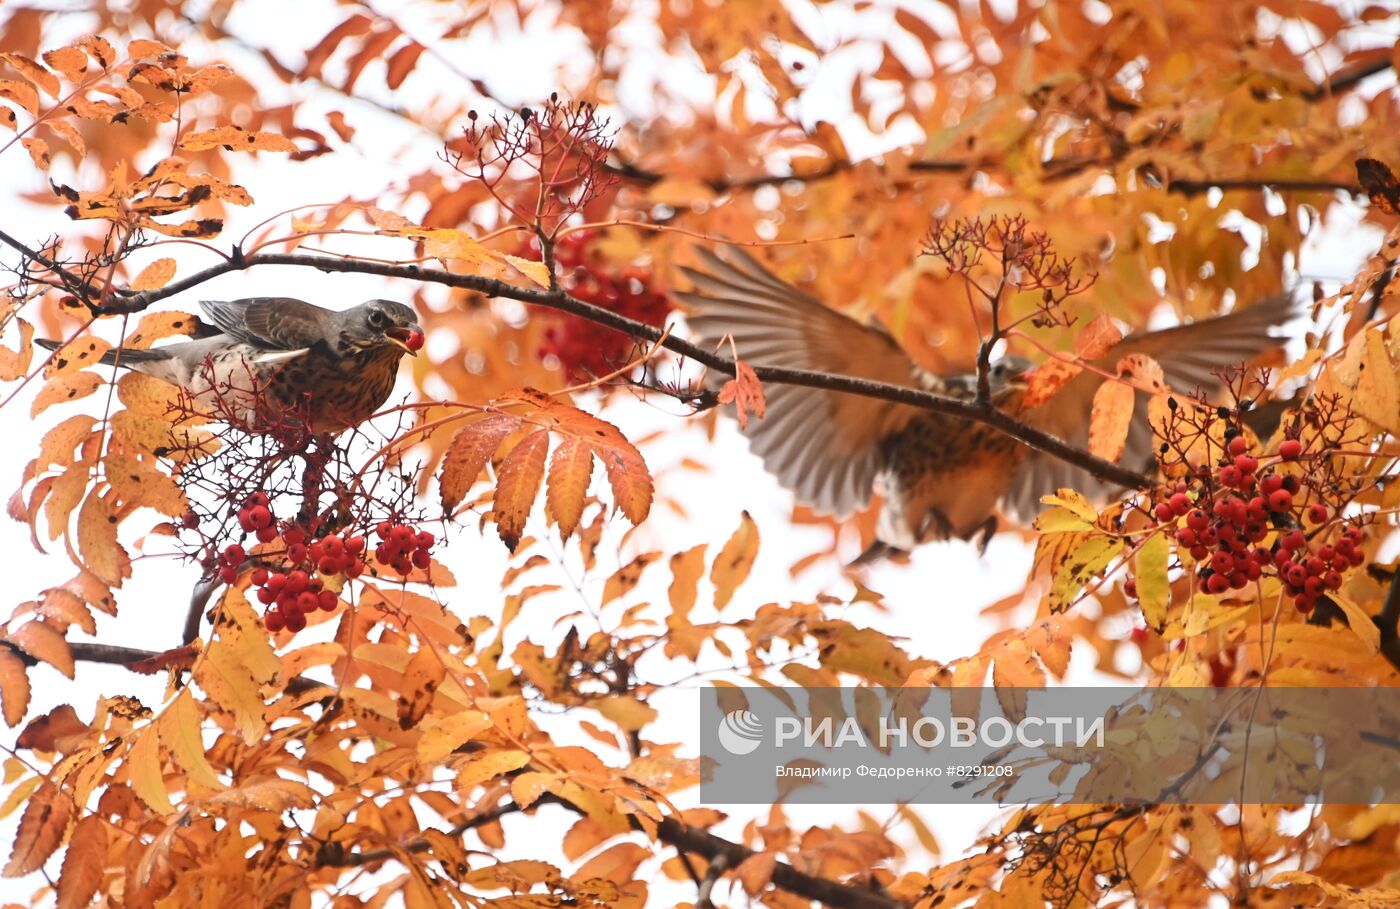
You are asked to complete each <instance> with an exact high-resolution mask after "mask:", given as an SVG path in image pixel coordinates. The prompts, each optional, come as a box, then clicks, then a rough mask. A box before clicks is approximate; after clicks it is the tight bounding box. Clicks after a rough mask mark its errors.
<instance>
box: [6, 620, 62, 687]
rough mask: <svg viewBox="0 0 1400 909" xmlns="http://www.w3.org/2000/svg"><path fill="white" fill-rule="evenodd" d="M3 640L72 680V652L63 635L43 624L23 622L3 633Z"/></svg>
mask: <svg viewBox="0 0 1400 909" xmlns="http://www.w3.org/2000/svg"><path fill="white" fill-rule="evenodd" d="M5 640H6V641H8V642H9V643H11V644H13V645H15V646H16V647H18V648H19V649H20V650H22V651H24V652H25V653H27V654H29V655H30V656H32V657H33V658H34V659H36V660H39V661H40V662H43V663H48V664H49V665H50V666H52V667H53V668H55V669H57V670H58V671H59V672H61V673H63V674H64V675H65V676H66V677H68V678H70V679H71V678H73V670H74V666H73V651H72V650H71V649H70V648H69V647H68V641H66V640H65V639H64V637H63V635H61V634H59V633H58V632H57V631H55V630H54V629H53V627H52V626H50V625H48V624H47V623H45V622H39V621H31V622H25V623H24V624H23V625H21V626H20V627H18V628H15V629H12V630H9V631H6V632H5Z"/></svg>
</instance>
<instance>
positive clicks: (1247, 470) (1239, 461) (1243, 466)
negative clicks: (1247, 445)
mask: <svg viewBox="0 0 1400 909" xmlns="http://www.w3.org/2000/svg"><path fill="white" fill-rule="evenodd" d="M1235 469H1236V470H1238V471H1239V472H1240V473H1241V474H1245V475H1248V474H1251V473H1254V471H1256V470H1258V469H1259V461H1258V459H1257V458H1255V457H1253V456H1252V455H1247V454H1242V455H1239V456H1237V457H1236V458H1235Z"/></svg>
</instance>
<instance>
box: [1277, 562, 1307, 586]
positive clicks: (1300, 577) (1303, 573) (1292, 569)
mask: <svg viewBox="0 0 1400 909" xmlns="http://www.w3.org/2000/svg"><path fill="white" fill-rule="evenodd" d="M1283 576H1284V578H1285V579H1286V580H1287V581H1288V583H1289V584H1291V585H1293V586H1294V587H1299V588H1301V587H1302V586H1303V584H1304V582H1306V581H1307V579H1308V570H1307V569H1306V568H1304V567H1303V566H1302V565H1299V564H1298V563H1297V562H1294V563H1293V564H1292V565H1289V566H1288V570H1287V571H1285V572H1284V575H1283Z"/></svg>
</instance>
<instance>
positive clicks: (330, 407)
mask: <svg viewBox="0 0 1400 909" xmlns="http://www.w3.org/2000/svg"><path fill="white" fill-rule="evenodd" d="M199 306H200V309H201V310H203V313H204V318H203V319H201V320H200V327H199V329H198V330H197V331H196V332H195V336H194V340H191V341H185V342H182V343H178V344H170V345H167V346H165V347H158V348H153V349H151V350H126V349H123V348H115V349H113V350H109V351H107V352H106V353H105V354H103V355H102V362H103V363H105V364H108V365H112V364H118V365H121V366H126V367H129V368H131V369H134V370H136V371H137V372H143V373H146V374H147V375H150V376H155V377H156V378H158V379H164V380H165V381H167V382H170V383H171V384H173V385H177V386H179V387H180V388H182V389H184V390H185V391H187V392H189V393H190V395H191V396H192V397H193V399H194V406H195V407H196V409H199V410H201V411H205V412H209V413H211V414H214V415H219V416H223V415H228V416H232V417H233V418H234V419H237V420H239V421H240V422H242V423H244V424H245V425H250V426H259V425H262V426H266V425H268V424H269V423H273V422H276V421H278V420H281V419H297V418H301V417H304V418H306V420H307V422H308V424H309V426H310V428H311V430H312V431H313V432H317V433H322V432H338V431H340V430H342V429H347V428H349V427H351V426H354V425H355V424H357V423H360V422H362V421H363V420H365V419H366V418H367V417H369V416H370V415H371V414H373V413H374V412H375V411H376V410H378V409H379V408H380V407H381V406H382V405H383V404H384V402H385V401H386V400H387V399H388V397H389V393H390V392H391V391H392V390H393V387H394V378H395V374H396V373H397V372H398V365H399V358H400V357H402V356H403V355H404V354H405V353H407V354H410V355H412V356H417V355H418V350H419V349H420V348H421V347H422V346H423V330H422V329H421V328H420V327H419V326H418V317H417V315H416V314H415V313H414V312H413V310H412V309H410V308H408V307H407V306H404V305H403V304H402V303H395V302H394V301H392V300H370V301H368V302H366V303H361V304H360V305H359V306H355V307H352V308H351V309H347V310H343V311H340V312H337V311H334V310H330V309H323V308H321V307H319V306H314V305H312V304H310V303H306V302H304V301H302V300H294V299H292V298H290V297H252V298H249V299H245V300H232V301H228V302H223V301H216V300H204V301H201V302H200V304H199ZM39 343H40V344H41V345H42V346H44V347H46V348H48V349H50V350H54V349H56V348H58V347H59V343H58V342H56V341H42V340H41V341H39Z"/></svg>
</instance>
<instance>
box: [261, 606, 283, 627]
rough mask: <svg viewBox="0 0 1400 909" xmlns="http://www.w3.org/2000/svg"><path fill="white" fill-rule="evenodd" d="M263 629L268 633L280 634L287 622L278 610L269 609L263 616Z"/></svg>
mask: <svg viewBox="0 0 1400 909" xmlns="http://www.w3.org/2000/svg"><path fill="white" fill-rule="evenodd" d="M263 627H264V628H266V629H267V630H268V631H272V632H278V631H281V630H282V629H283V628H285V627H286V621H285V620H284V617H283V615H282V613H280V612H278V611H277V610H276V609H269V610H268V611H267V612H266V613H265V614H264V615H263Z"/></svg>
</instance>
